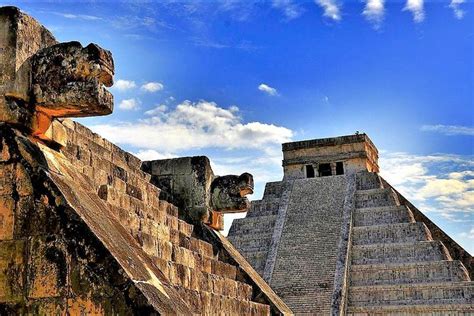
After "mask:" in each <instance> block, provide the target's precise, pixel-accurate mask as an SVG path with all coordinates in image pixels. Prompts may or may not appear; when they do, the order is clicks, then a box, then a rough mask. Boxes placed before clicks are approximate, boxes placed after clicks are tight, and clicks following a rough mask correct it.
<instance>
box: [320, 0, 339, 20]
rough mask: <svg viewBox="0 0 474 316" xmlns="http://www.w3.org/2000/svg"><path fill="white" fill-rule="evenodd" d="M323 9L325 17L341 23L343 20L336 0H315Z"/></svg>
mask: <svg viewBox="0 0 474 316" xmlns="http://www.w3.org/2000/svg"><path fill="white" fill-rule="evenodd" d="M315 2H316V4H318V5H319V6H320V7H321V8H323V10H324V13H323V15H324V16H325V17H327V18H329V19H332V20H335V21H339V20H340V19H341V12H340V11H341V10H340V4H339V3H338V1H336V0H315Z"/></svg>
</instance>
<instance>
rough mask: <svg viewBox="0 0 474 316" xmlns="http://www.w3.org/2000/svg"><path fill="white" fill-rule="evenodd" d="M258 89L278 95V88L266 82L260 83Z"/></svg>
mask: <svg viewBox="0 0 474 316" xmlns="http://www.w3.org/2000/svg"><path fill="white" fill-rule="evenodd" d="M258 90H260V91H263V92H265V93H267V94H268V95H271V96H276V95H278V91H277V89H275V88H272V87H270V86H269V85H267V84H265V83H262V84H260V85H259V86H258Z"/></svg>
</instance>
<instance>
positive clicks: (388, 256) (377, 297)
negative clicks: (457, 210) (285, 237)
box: [347, 172, 474, 316]
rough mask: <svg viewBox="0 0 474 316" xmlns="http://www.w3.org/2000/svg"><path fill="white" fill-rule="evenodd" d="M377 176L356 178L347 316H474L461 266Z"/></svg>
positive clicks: (467, 280)
mask: <svg viewBox="0 0 474 316" xmlns="http://www.w3.org/2000/svg"><path fill="white" fill-rule="evenodd" d="M383 183H384V182H383V181H382V180H381V179H380V177H379V176H378V175H377V174H376V173H369V172H364V173H361V174H358V175H357V190H356V193H355V210H354V213H353V216H352V221H353V228H352V245H351V266H350V273H349V276H350V283H349V287H348V313H347V314H348V315H354V316H355V315H357V316H362V315H452V316H460V315H474V303H473V293H474V283H473V282H471V279H470V277H469V273H468V271H467V269H466V268H465V266H464V265H463V263H462V262H461V261H459V260H453V259H452V258H451V256H450V254H449V251H448V250H447V248H446V247H445V245H444V244H443V243H442V242H441V241H437V240H433V238H432V234H431V232H430V230H429V229H428V227H427V226H426V225H425V224H424V223H423V222H416V221H415V218H414V215H413V213H412V210H410V208H409V207H407V206H406V205H401V204H400V201H399V199H398V195H397V194H396V193H395V192H394V191H393V190H392V188H389V187H384V185H383Z"/></svg>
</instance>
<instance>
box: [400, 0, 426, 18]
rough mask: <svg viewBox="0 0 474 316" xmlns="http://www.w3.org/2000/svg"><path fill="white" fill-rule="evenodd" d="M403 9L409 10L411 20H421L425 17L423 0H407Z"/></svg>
mask: <svg viewBox="0 0 474 316" xmlns="http://www.w3.org/2000/svg"><path fill="white" fill-rule="evenodd" d="M403 11H411V13H412V14H413V21H415V22H416V23H420V22H423V20H424V19H425V9H424V8H423V0H407V2H406V4H405V7H404V8H403Z"/></svg>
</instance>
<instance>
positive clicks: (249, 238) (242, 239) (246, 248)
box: [229, 234, 272, 252]
mask: <svg viewBox="0 0 474 316" xmlns="http://www.w3.org/2000/svg"><path fill="white" fill-rule="evenodd" d="M229 241H230V242H231V243H232V245H234V247H235V248H237V249H239V250H240V251H242V252H253V251H263V250H268V247H270V243H271V241H272V234H265V235H258V236H255V235H244V236H229Z"/></svg>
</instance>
